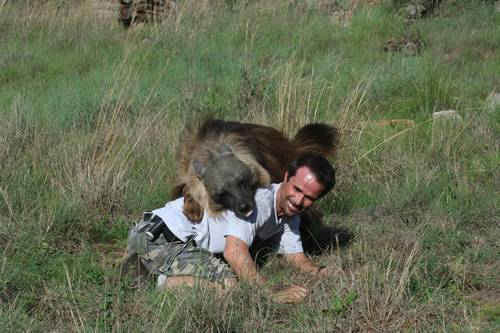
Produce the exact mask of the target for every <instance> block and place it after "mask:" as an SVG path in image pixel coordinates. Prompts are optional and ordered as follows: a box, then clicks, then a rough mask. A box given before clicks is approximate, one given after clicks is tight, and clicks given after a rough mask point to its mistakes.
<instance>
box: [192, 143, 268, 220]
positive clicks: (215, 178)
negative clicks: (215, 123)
mask: <svg viewBox="0 0 500 333" xmlns="http://www.w3.org/2000/svg"><path fill="white" fill-rule="evenodd" d="M192 167H193V170H194V172H195V174H196V176H197V177H198V178H199V179H200V181H201V182H202V183H203V185H204V186H205V189H206V191H207V194H208V196H209V198H210V199H209V201H210V204H211V206H212V207H211V208H213V210H215V211H220V210H224V209H229V210H231V211H233V212H234V213H235V214H236V216H238V217H239V218H245V217H249V216H250V215H251V214H252V213H253V211H254V209H255V192H256V190H257V187H258V186H259V177H258V175H256V174H255V171H254V170H252V168H251V167H250V166H249V165H247V164H246V163H244V162H243V161H241V160H240V159H238V158H237V157H236V156H235V154H234V152H233V149H232V148H231V146H230V145H228V144H223V145H222V146H221V147H220V148H219V149H218V151H217V152H216V153H212V154H210V158H209V159H208V161H206V162H203V161H201V160H196V159H195V160H193V162H192Z"/></svg>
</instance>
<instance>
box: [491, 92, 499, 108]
mask: <svg viewBox="0 0 500 333" xmlns="http://www.w3.org/2000/svg"><path fill="white" fill-rule="evenodd" d="M488 104H489V105H490V106H492V107H497V106H499V105H500V93H491V95H490V96H488Z"/></svg>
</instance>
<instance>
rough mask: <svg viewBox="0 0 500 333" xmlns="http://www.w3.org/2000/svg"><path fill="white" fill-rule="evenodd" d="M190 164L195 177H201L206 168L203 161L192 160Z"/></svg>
mask: <svg viewBox="0 0 500 333" xmlns="http://www.w3.org/2000/svg"><path fill="white" fill-rule="evenodd" d="M191 166H192V167H193V171H194V174H195V175H196V177H198V178H200V179H201V178H203V176H204V175H205V171H206V169H207V168H206V167H205V165H203V162H201V161H200V160H193V162H192V163H191Z"/></svg>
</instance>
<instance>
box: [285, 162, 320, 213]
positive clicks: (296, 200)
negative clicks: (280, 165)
mask: <svg viewBox="0 0 500 333" xmlns="http://www.w3.org/2000/svg"><path fill="white" fill-rule="evenodd" d="M323 190H324V187H323V185H322V184H320V183H319V182H318V181H317V180H316V176H315V175H314V174H313V173H312V171H311V170H310V169H309V168H308V167H307V166H303V167H300V168H298V169H297V172H296V173H295V175H294V176H291V177H288V174H285V181H284V182H283V184H281V187H280V188H279V190H278V193H277V195H276V210H277V214H278V216H279V217H285V216H286V217H292V216H295V215H297V214H300V213H302V212H303V211H304V210H306V209H307V208H309V207H311V206H312V205H313V204H314V202H315V201H316V200H317V199H319V197H320V196H321V194H322V193H323Z"/></svg>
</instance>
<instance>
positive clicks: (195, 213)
mask: <svg viewBox="0 0 500 333" xmlns="http://www.w3.org/2000/svg"><path fill="white" fill-rule="evenodd" d="M183 212H184V215H186V217H187V219H188V220H189V221H191V223H200V222H201V220H203V208H202V207H201V206H200V204H199V203H198V201H196V200H194V199H193V198H192V197H191V196H188V197H184V208H183Z"/></svg>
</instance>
